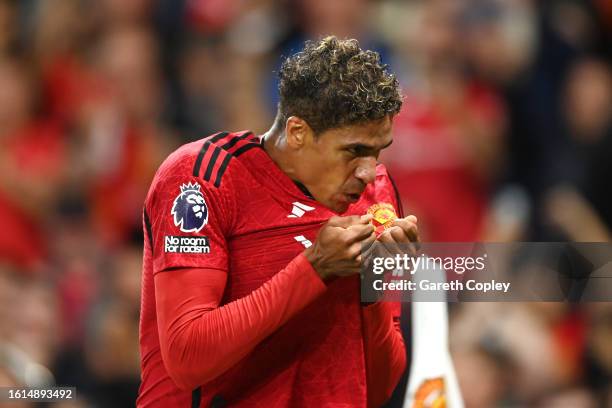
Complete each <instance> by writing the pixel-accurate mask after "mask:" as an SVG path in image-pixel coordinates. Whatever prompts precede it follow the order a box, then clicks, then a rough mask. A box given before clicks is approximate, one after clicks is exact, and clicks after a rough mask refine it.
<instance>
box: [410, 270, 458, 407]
mask: <svg viewBox="0 0 612 408" xmlns="http://www.w3.org/2000/svg"><path fill="white" fill-rule="evenodd" d="M422 279H427V280H428V281H430V282H445V281H446V274H445V272H444V271H443V270H440V269H435V270H429V269H427V270H423V269H421V270H417V271H416V272H415V273H414V274H413V275H412V281H413V282H415V283H416V288H417V289H416V290H415V291H414V292H413V297H412V301H413V302H412V304H411V308H412V356H411V358H412V364H411V368H410V375H409V377H408V387H407V391H406V396H405V398H404V408H463V406H464V404H463V399H462V397H461V391H460V390H459V384H458V382H457V376H456V374H455V369H454V367H453V362H452V360H451V356H450V351H449V346H448V308H447V303H446V292H445V291H443V290H440V291H422V290H419V289H418V288H419V281H420V280H422ZM425 299H426V300H427V301H423V300H425ZM419 300H420V301H419Z"/></svg>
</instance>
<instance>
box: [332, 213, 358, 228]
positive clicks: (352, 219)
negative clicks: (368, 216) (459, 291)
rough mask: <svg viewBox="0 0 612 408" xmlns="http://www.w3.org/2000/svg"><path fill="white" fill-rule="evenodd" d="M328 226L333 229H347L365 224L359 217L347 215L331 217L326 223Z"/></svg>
mask: <svg viewBox="0 0 612 408" xmlns="http://www.w3.org/2000/svg"><path fill="white" fill-rule="evenodd" d="M327 223H328V224H329V225H331V226H334V227H341V228H348V227H350V226H351V225H356V224H365V223H364V222H363V221H362V220H361V217H360V216H359V215H349V216H346V217H340V216H337V215H335V216H333V217H331V218H330V219H329V221H328V222H327Z"/></svg>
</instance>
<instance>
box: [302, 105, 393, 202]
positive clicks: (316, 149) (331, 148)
mask: <svg viewBox="0 0 612 408" xmlns="http://www.w3.org/2000/svg"><path fill="white" fill-rule="evenodd" d="M391 125H392V119H391V117H389V116H387V117H385V118H383V119H381V120H377V121H372V122H367V123H365V124H360V125H351V126H344V127H341V128H336V129H330V130H326V131H325V132H322V133H320V134H319V135H318V136H316V137H315V136H314V134H312V133H311V132H310V133H309V135H308V136H307V137H306V138H305V140H304V144H303V145H302V146H301V148H300V149H299V150H300V151H299V160H297V161H298V163H295V169H296V174H295V176H296V178H297V179H298V180H299V181H300V182H301V183H302V184H304V186H306V188H307V189H308V191H310V193H311V194H312V195H313V197H314V198H315V199H316V200H317V201H319V202H320V203H321V204H323V205H325V206H326V207H328V208H330V209H331V210H333V211H335V212H337V213H343V212H345V211H346V210H347V209H348V207H349V205H350V204H352V203H354V202H356V201H358V200H359V197H360V196H361V194H362V193H363V191H364V190H365V188H366V185H367V184H369V183H373V182H374V180H375V178H376V160H377V159H378V155H379V154H380V151H381V150H382V149H384V148H385V147H387V146H389V145H390V144H391V142H392V141H393V137H392V135H391Z"/></svg>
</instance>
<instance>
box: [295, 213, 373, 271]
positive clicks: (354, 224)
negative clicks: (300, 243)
mask: <svg viewBox="0 0 612 408" xmlns="http://www.w3.org/2000/svg"><path fill="white" fill-rule="evenodd" d="M371 220H372V216H371V215H369V214H367V215H362V216H361V217H359V216H357V215H351V216H349V217H332V218H330V219H329V221H328V222H327V223H326V224H325V225H323V227H321V229H320V230H319V233H318V234H317V239H316V241H315V243H314V245H313V246H311V247H310V248H308V249H306V251H304V255H305V256H306V259H308V261H309V262H310V263H311V265H312V266H313V268H314V269H315V270H316V271H317V273H318V274H319V275H320V276H321V278H322V279H326V278H329V277H331V276H348V275H352V274H356V273H359V271H360V269H361V250H362V246H366V247H367V246H369V245H371V244H372V243H373V242H374V241H375V240H376V234H375V232H374V230H375V229H374V226H373V225H372V224H371V223H370V221H371Z"/></svg>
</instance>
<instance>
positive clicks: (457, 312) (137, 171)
mask: <svg viewBox="0 0 612 408" xmlns="http://www.w3.org/2000/svg"><path fill="white" fill-rule="evenodd" d="M611 33H612V2H610V1H607V0H592V1H587V0H585V1H572V0H550V1H535V0H532V1H530V0H472V1H468V0H430V1H391V0H386V1H382V0H381V1H367V0H343V1H329V0H301V1H300V0H295V1H290V0H286V1H272V0H251V1H247V0H157V1H155V0H130V1H125V0H53V1H51V0H19V1H17V0H15V1H10V0H2V1H0V315H1V316H0V384H2V385H9V384H19V385H23V384H37V383H45V382H48V381H53V380H54V381H55V382H57V383H58V384H67V385H74V386H76V387H78V393H79V396H80V401H79V402H76V403H72V404H63V405H61V406H65V407H68V406H70V407H85V406H131V405H133V401H134V399H135V395H136V391H137V386H138V381H139V357H138V346H137V340H138V308H139V285H140V280H139V279H140V265H141V251H142V232H141V221H140V220H141V218H140V217H141V210H142V203H143V199H144V195H145V193H146V190H147V188H148V185H149V182H150V180H151V178H152V175H153V174H154V172H155V170H156V168H157V166H158V165H159V164H160V163H161V161H162V160H163V158H164V157H165V156H166V155H167V154H168V153H169V152H171V151H172V150H173V149H174V148H176V147H177V146H178V145H179V144H181V143H183V142H186V141H190V140H194V139H196V138H200V137H203V136H205V135H208V134H210V133H212V132H215V131H220V130H240V129H251V130H253V131H256V132H259V133H261V132H264V131H265V130H267V128H268V126H269V124H270V123H271V121H272V119H273V115H274V111H275V103H276V95H275V92H276V88H275V87H276V78H275V74H274V70H275V69H277V68H278V64H279V61H280V57H281V55H288V54H290V53H291V52H292V51H297V50H298V49H299V44H301V43H302V41H303V40H304V39H306V38H312V37H318V36H319V35H321V34H336V35H338V36H341V37H354V38H358V39H359V40H360V41H361V44H362V46H364V47H368V48H374V49H376V50H378V51H379V52H380V53H381V55H382V57H383V59H384V61H385V62H387V63H388V64H390V65H391V69H392V70H393V71H395V72H396V73H397V75H398V77H399V79H400V82H401V84H402V86H403V90H404V93H405V95H406V100H405V104H404V107H403V111H402V113H401V114H400V116H399V117H398V118H397V119H396V126H395V142H394V144H393V146H392V147H391V148H390V149H389V151H388V152H386V153H385V154H384V157H383V158H382V160H383V161H384V162H385V163H387V164H388V167H389V169H390V171H391V173H392V174H393V175H394V178H395V179H396V180H397V183H398V186H399V189H400V192H401V195H402V198H403V202H404V207H405V209H406V210H407V212H408V213H413V214H416V215H417V216H418V218H419V223H420V228H421V231H422V236H423V240H425V241H474V240H488V241H501V242H505V241H556V240H576V241H609V240H610V234H611V231H612V189H611V188H610V180H612V132H611V130H612V121H611V110H612V79H611V78H612V76H611V75H612V73H611V66H610V57H611V52H612V44H611V41H610V40H611V35H612V34H611ZM245 205H248V204H245ZM451 347H452V350H453V356H454V359H455V365H456V369H457V373H458V377H459V380H460V384H461V387H462V392H463V396H464V399H465V401H466V403H467V406H468V407H492V406H499V405H502V404H505V405H504V406H536V407H599V406H601V407H603V406H612V386H611V383H610V378H611V375H612V304H610V303H607V304H606V303H593V304H582V305H572V304H564V303H544V304H542V303H525V304H518V303H516V304H502V303H487V304H481V303H473V304H469V303H466V304H460V305H453V306H452V308H451ZM58 406H60V405H58Z"/></svg>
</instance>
